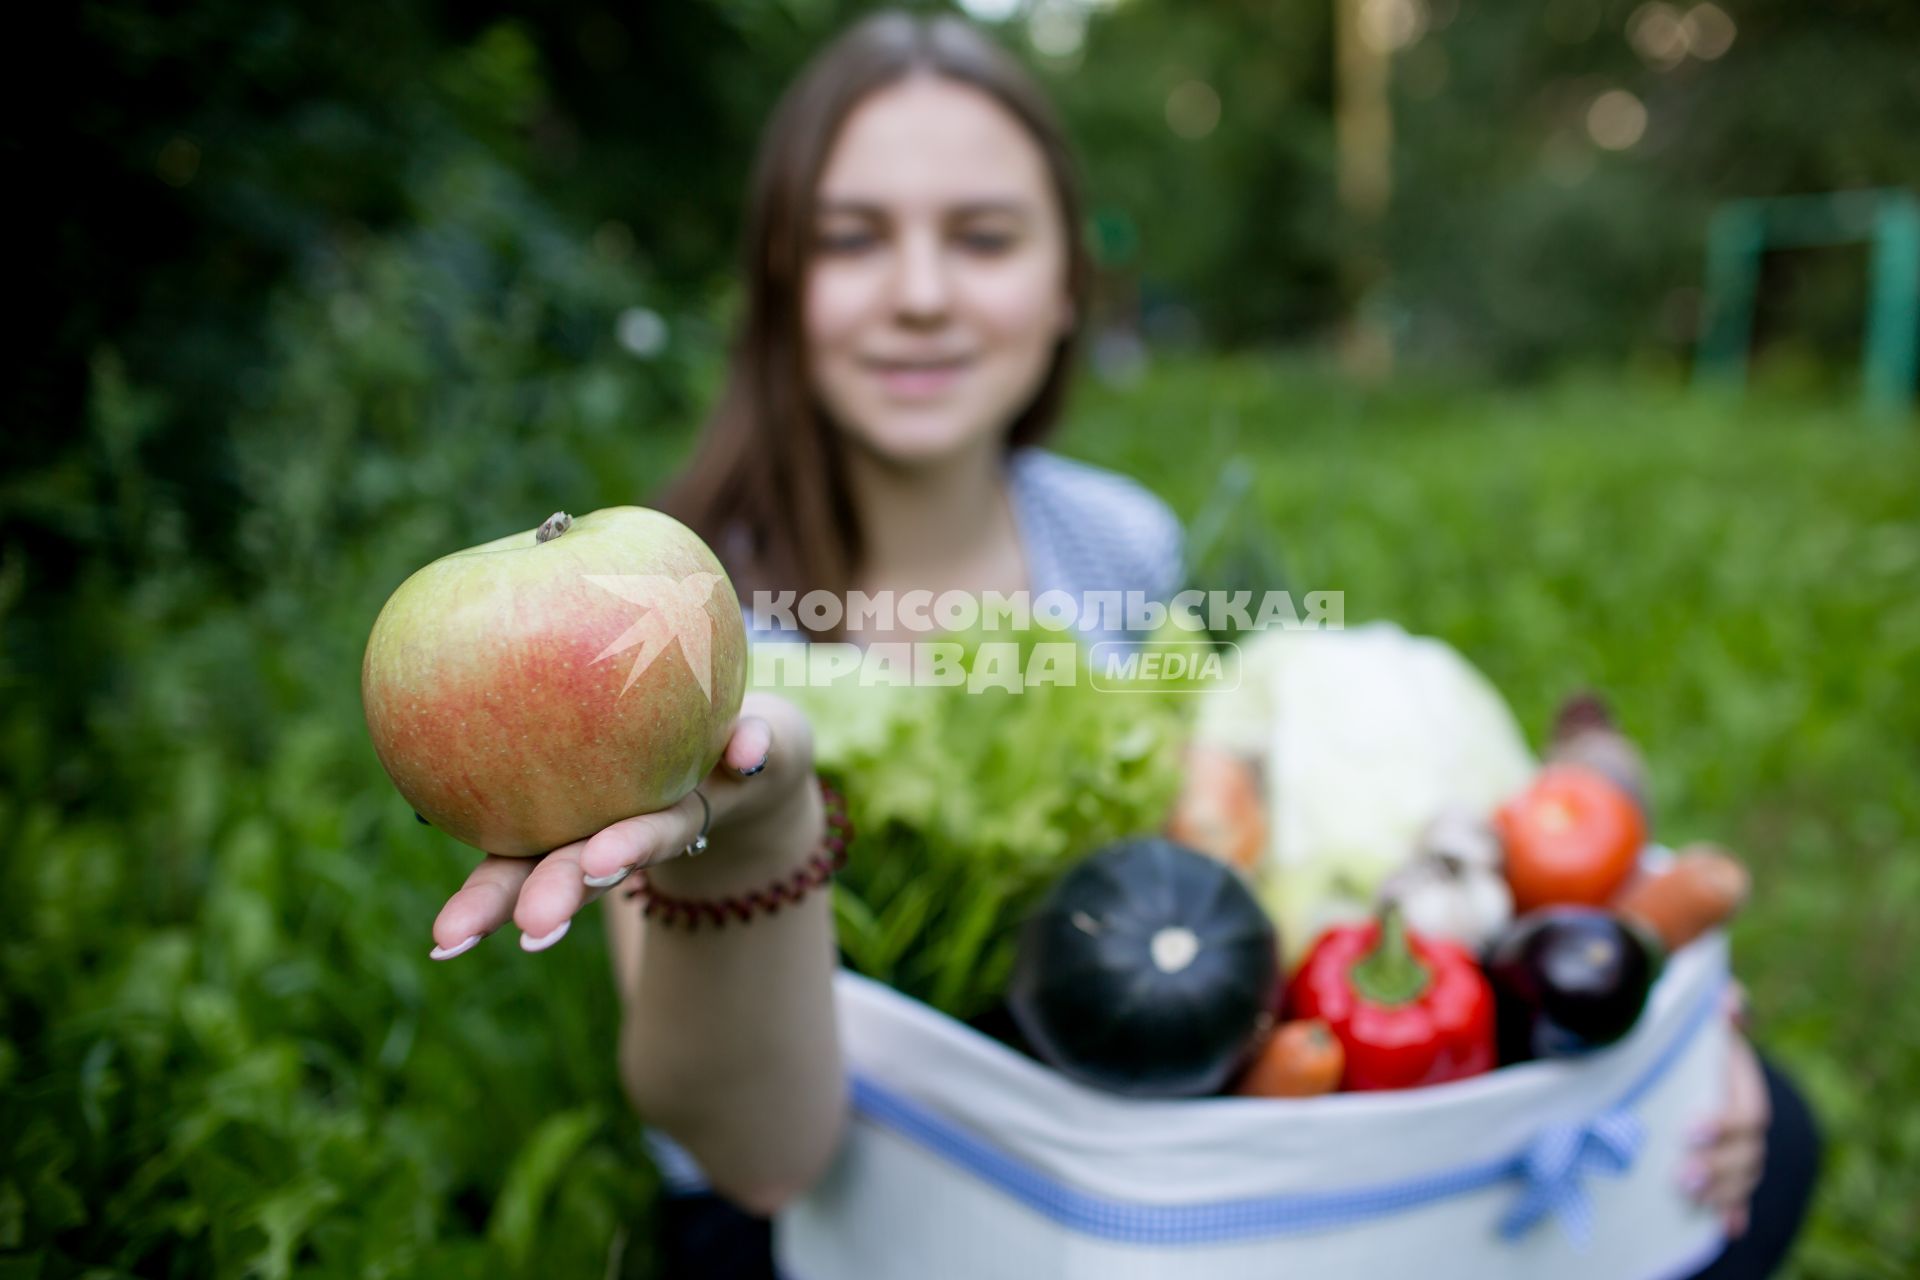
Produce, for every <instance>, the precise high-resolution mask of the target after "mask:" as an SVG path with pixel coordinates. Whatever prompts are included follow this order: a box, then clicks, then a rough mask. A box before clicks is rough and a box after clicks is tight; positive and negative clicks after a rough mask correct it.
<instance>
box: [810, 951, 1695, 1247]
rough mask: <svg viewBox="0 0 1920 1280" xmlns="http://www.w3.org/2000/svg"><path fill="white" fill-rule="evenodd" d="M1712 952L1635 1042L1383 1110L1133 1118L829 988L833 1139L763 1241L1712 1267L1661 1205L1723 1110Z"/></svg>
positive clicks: (926, 1016)
mask: <svg viewBox="0 0 1920 1280" xmlns="http://www.w3.org/2000/svg"><path fill="white" fill-rule="evenodd" d="M1726 959H1727V957H1726V945H1725V940H1724V938H1723V937H1722V936H1721V935H1720V934H1717V933H1716V934H1712V935H1709V936H1708V937H1706V938H1703V939H1701V940H1700V941H1698V942H1696V943H1695V944H1693V945H1692V946H1689V947H1687V948H1685V949H1684V950H1682V951H1681V952H1679V953H1678V954H1677V955H1675V956H1673V957H1672V958H1671V960H1670V961H1669V964H1668V966H1667V968H1666V970H1665V972H1664V973H1663V975H1662V976H1661V978H1660V981H1659V982H1658V983H1657V984H1656V986H1655V988H1654V991H1653V993H1652V995H1651V997H1650V999H1649V1003H1648V1008H1647V1011H1646V1012H1645V1013H1644V1014H1643V1015H1642V1017H1641V1020H1640V1022H1639V1024H1638V1025H1637V1026H1636V1028H1635V1029H1634V1030H1633V1032H1632V1033H1630V1034H1629V1036H1628V1037H1627V1038H1626V1039H1625V1040H1623V1041H1622V1042H1620V1043H1619V1044H1616V1045H1614V1046H1611V1047H1610V1048H1608V1049H1605V1050H1602V1051H1599V1052H1597V1053H1593V1054H1590V1055H1588V1056H1586V1057H1583V1058H1579V1059H1573V1060H1564V1061H1554V1062H1535V1063H1527V1064H1524V1065H1520V1066H1515V1067H1508V1068H1503V1069H1501V1070H1498V1071H1495V1072H1492V1073H1489V1074H1487V1075H1484V1076H1480V1077H1477V1078H1475V1079H1471V1080H1464V1081H1458V1082H1455V1083H1452V1084H1446V1085H1439V1086H1435V1087H1431V1088H1426V1089H1418V1090H1409V1091H1404V1092H1394V1093H1363V1094H1337V1095H1331V1096H1327V1097H1321V1098H1307V1099H1241V1098H1208V1099H1194V1100H1183V1101H1142V1100H1136V1099H1127V1098H1121V1097H1118V1096H1114V1095H1110V1094H1105V1093H1101V1092H1097V1091H1094V1090H1091V1089H1087V1088H1084V1087H1082V1086H1080V1085H1077V1084H1075V1083H1073V1082H1072V1081H1070V1080H1068V1079H1066V1078H1065V1077H1063V1076H1061V1075H1059V1074H1057V1073H1056V1072H1054V1071H1052V1070H1050V1069H1048V1068H1047V1067H1045V1066H1043V1065H1041V1064H1039V1063H1036V1062H1034V1061H1032V1060H1031V1059H1028V1058H1026V1057H1024V1056H1022V1055H1020V1054H1019V1053H1016V1052H1015V1051H1013V1050H1012V1049H1009V1048H1007V1047H1006V1046H1004V1045H1002V1044H1000V1043H999V1042H998V1041H995V1040H993V1039H991V1038H989V1037H987V1036H984V1035H982V1034H980V1033H979V1032H976V1031H974V1030H973V1029H972V1028H970V1027H968V1026H966V1025H965V1024H963V1023H960V1022H958V1021H955V1020H953V1019H951V1018H948V1017H946V1016H945V1015H943V1014H941V1013H938V1012H936V1011H935V1010H933V1009H931V1008H929V1007H927V1006H925V1005H923V1004H920V1003H918V1002H917V1001H914V1000H910V999H908V998H906V997H904V996H902V995H900V994H899V993H897V992H894V991H892V990H891V989H889V988H887V987H885V986H883V985H881V984H878V983H875V982H872V981H870V980H867V979H864V978H861V977H858V976H856V975H853V974H851V973H845V972H843V973H841V974H840V975H838V977H837V979H836V982H837V999H838V1009H839V1015H840V1019H841V1037H842V1043H843V1045H844V1046H845V1052H846V1055H847V1064H848V1068H849V1072H850V1076H851V1080H852V1091H853V1094H852V1101H853V1118H852V1121H851V1124H850V1126H849V1132H848V1135H847V1139H846V1142H845V1143H844V1145H843V1147H842V1149H841V1151H840V1153H839V1155H838V1157H837V1159H836V1162H835V1164H834V1165H833V1167H832V1169H831V1171H830V1172H829V1174H828V1175H827V1176H826V1178H825V1179H824V1180H823V1181H822V1182H821V1183H820V1184H819V1185H818V1186H817V1187H816V1188H815V1189H814V1190H813V1191H812V1192H811V1193H809V1194H808V1195H807V1196H805V1197H804V1198H803V1199H801V1200H800V1201H798V1202H796V1203H795V1204H794V1205H793V1206H791V1207H790V1208H789V1209H787V1210H786V1211H785V1212H783V1213H782V1214H780V1215H779V1217H778V1219H777V1220H776V1226H775V1253H776V1258H777V1261H778V1265H779V1268H780V1272H781V1275H782V1276H783V1277H785V1280H993V1278H998V1277H1008V1278H1013V1277H1020V1278H1025V1277H1048V1278H1050V1280H1256V1278H1257V1280H1276V1278H1278V1277H1287V1276H1336V1277H1349V1276H1409V1277H1413V1276H1417V1277H1422V1278H1427V1280H1445V1278H1447V1277H1461V1278H1462V1280H1468V1278H1471V1280H1502V1278H1509V1277H1510V1278H1512V1280H1534V1278H1535V1277H1542V1276H1553V1277H1555V1278H1556V1280H1584V1278H1588V1277H1591V1278H1592V1280H1667V1278H1669V1277H1674V1278H1677V1277H1682V1276H1685V1275H1688V1274H1690V1273H1691V1272H1692V1271H1693V1270H1695V1269H1697V1268H1698V1267H1699V1266H1701V1265H1703V1264H1704V1263H1705V1262H1706V1261H1707V1260H1709V1259H1710V1258H1711V1257H1712V1256H1714V1255H1715V1254H1716V1253H1717V1252H1718V1251H1719V1250H1720V1249H1721V1247H1722V1246H1723V1243H1724V1241H1723V1238H1722V1236H1721V1233H1720V1228H1719V1224H1718V1220H1717V1218H1716V1217H1715V1216H1714V1215H1712V1214H1711V1213H1709V1212H1708V1211H1706V1210H1704V1209H1701V1208H1699V1207H1697V1206H1695V1205H1693V1204H1692V1203H1691V1202H1690V1201H1688V1200H1687V1199H1686V1198H1685V1197H1683V1196H1682V1195H1681V1193H1680V1192H1679V1190H1678V1189H1677V1186H1676V1176H1677V1173H1678V1170H1679V1167H1680V1163H1681V1160H1682V1158H1683V1156H1684V1155H1685V1151H1684V1150H1683V1144H1684V1135H1685V1133H1686V1131H1687V1129H1688V1128H1689V1127H1690V1125H1691V1124H1692V1123H1694V1122H1695V1121H1697V1120H1699V1119H1701V1118H1702V1117H1704V1116H1706V1115H1709V1114H1712V1113H1713V1112H1715V1111H1716V1110H1717V1109H1718V1107H1719V1105H1720V1102H1721V1089H1722V1082H1723V1072H1724V1066H1725V1055H1726V1036H1727V1031H1726V1020H1725V1018H1724V1017H1723V1016H1722V1014H1721V1001H1722V997H1723V994H1724V988H1725V984H1726V974H1727V969H1726Z"/></svg>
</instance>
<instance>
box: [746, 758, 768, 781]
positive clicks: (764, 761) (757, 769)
mask: <svg viewBox="0 0 1920 1280" xmlns="http://www.w3.org/2000/svg"><path fill="white" fill-rule="evenodd" d="M769 754H771V753H769ZM766 767H767V757H766V756H761V757H760V763H759V764H756V765H754V766H753V767H752V768H751V769H742V770H741V771H740V776H741V777H743V778H751V777H752V776H753V775H754V774H756V773H759V772H760V771H761V770H762V769H764V768H766Z"/></svg>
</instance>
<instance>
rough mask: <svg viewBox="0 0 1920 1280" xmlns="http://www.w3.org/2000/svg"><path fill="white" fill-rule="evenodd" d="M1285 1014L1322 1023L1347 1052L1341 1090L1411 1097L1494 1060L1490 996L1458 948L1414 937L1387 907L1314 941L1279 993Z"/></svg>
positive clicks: (1468, 955)
mask: <svg viewBox="0 0 1920 1280" xmlns="http://www.w3.org/2000/svg"><path fill="white" fill-rule="evenodd" d="M1287 1011H1288V1012H1287V1016H1288V1017H1292V1018H1321V1019H1324V1020H1325V1021H1326V1023H1327V1025H1328V1026H1330V1027H1332V1028H1333V1033H1334V1034H1335V1035H1336V1036H1338V1037H1340V1043H1341V1045H1342V1046H1343V1047H1344V1048H1345V1049H1346V1058H1347V1062H1346V1070H1345V1071H1344V1072H1343V1073H1342V1075H1341V1079H1340V1087H1341V1088H1342V1089H1348V1090H1365V1089H1413V1088H1418V1087H1420V1086H1421V1085H1429V1084H1441V1083H1443V1082H1445V1081H1448V1080H1462V1079H1465V1078H1466V1077H1467V1076H1475V1075H1479V1074H1480V1073H1481V1072H1483V1071H1488V1070H1491V1069H1492V1068H1493V1066H1494V1064H1495V1062H1496V1061H1497V1060H1498V1054H1497V1051H1496V1048H1495V1040H1494V1034H1493V989H1492V988H1491V987H1490V986H1488V985H1487V979H1486V977H1485V975H1483V974H1482V973H1481V972H1480V966H1479V965H1478V964H1477V963H1475V961H1474V958H1473V955H1472V954H1471V953H1470V952H1469V951H1467V949H1466V948H1465V947H1462V946H1459V945H1458V944H1456V943H1453V942H1449V941H1447V940H1445V939H1442V938H1423V937H1421V936H1420V935H1418V934H1416V933H1413V932H1411V931H1410V930H1408V929H1407V927H1406V925H1405V924H1404V923H1402V922H1401V919H1400V910H1399V908H1398V907H1397V906H1395V905H1391V904H1390V905H1389V906H1387V907H1386V908H1385V909H1384V910H1383V911H1382V913H1381V915H1380V917H1379V919H1377V920H1369V921H1366V922H1364V923H1362V924H1354V925H1342V926H1338V927H1336V928H1332V929H1328V930H1327V931H1326V932H1325V933H1323V934H1321V935H1320V937H1319V939H1318V940H1317V941H1316V942H1315V943H1314V944H1313V948H1312V949H1311V950H1310V951H1308V952H1307V956H1306V959H1305V960H1303V961H1301V963H1300V968H1299V969H1298V970H1297V971H1296V972H1295V973H1294V975H1293V980H1292V982H1290V983H1289V984H1288V986H1287Z"/></svg>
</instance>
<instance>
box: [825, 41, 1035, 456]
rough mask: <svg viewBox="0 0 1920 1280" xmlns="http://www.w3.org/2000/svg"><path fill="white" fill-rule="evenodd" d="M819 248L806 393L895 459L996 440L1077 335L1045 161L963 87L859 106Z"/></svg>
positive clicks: (946, 84) (849, 430)
mask: <svg viewBox="0 0 1920 1280" xmlns="http://www.w3.org/2000/svg"><path fill="white" fill-rule="evenodd" d="M812 244H813V249H812V256H811V260H810V263H809V267H808V275H807V284H806V302H805V324H806V339H807V343H806V347H807V373H808V379H809V381H810V382H811V384H812V387H813V391H814V393H815V395H816V396H817V397H818V398H819V401H820V403H821V405H822V407H823V408H824V409H825V410H826V412H827V414H828V415H829V416H830V417H831V418H832V419H833V421H834V422H835V423H836V424H837V425H838V426H839V428H840V429H841V430H842V431H843V432H845V433H846V434H847V435H848V436H850V437H851V438H852V439H854V440H855V441H857V442H858V443H860V444H863V445H865V446H866V447H867V448H868V449H870V450H872V451H873V452H875V453H877V454H879V455H880V456H882V457H884V458H887V459H889V460H892V461H895V462H899V463H926V462H932V461H937V460H939V459H942V458H947V457H951V456H953V455H955V454H958V453H961V452H964V451H965V450H967V449H969V448H971V447H975V446H978V445H980V444H982V443H984V442H986V441H990V440H998V439H999V438H1000V437H1001V436H1002V435H1003V434H1004V433H1005V431H1006V429H1007V427H1008V426H1009V425H1010V424H1011V422H1012V420H1013V418H1014V417H1015V416H1016V415H1017V414H1018V413H1019V412H1020V410H1022V409H1023V408H1025V407H1026V405H1027V404H1028V403H1029V402H1030V401H1031V400H1032V398H1033V396H1034V394H1035V393H1036V392H1037V391H1038V390H1039V388H1040V384H1041V382H1042V381H1043V380H1044V379H1045V377H1046V372H1047V366H1048V363H1049V361H1050V360H1051V358H1052V356H1053V350H1054V346H1055V344H1056V343H1057V342H1058V341H1059V339H1060V338H1061V337H1062V336H1063V335H1064V334H1065V333H1066V332H1067V331H1068V330H1069V328H1070V327H1071V326H1072V324H1073V310H1072V303H1071V301H1070V299H1069V296H1068V293H1067V284H1066V279H1067V266H1066V264H1067V245H1066V240H1065V235H1064V229H1063V228H1062V226H1061V216H1060V212H1059V208H1058V204H1057V202H1056V201H1055V199H1054V196H1053V187H1052V184H1051V182H1050V181H1049V179H1048V176H1047V168H1046V162H1045V160H1044V159H1043V158H1042V155H1041V152H1040V148H1039V147H1038V145H1036V144H1035V142H1034V141H1033V139H1032V137H1031V136H1030V135H1029V134H1028V133H1027V131H1026V130H1025V129H1024V128H1023V127H1022V126H1021V124H1020V123H1019V121H1018V119H1017V118H1016V117H1014V116H1013V115H1012V114H1011V113H1010V112H1008V111H1007V110H1006V108H1004V107H1002V106H1001V105H1000V104H999V103H998V102H996V101H995V100H994V99H993V98H991V97H989V96H988V95H987V94H985V93H983V92H982V91H980V90H978V89H974V88H971V87H970V86H967V85H963V84H960V83H958V82H956V81H952V80H946V79H941V78H937V77H933V76H913V77H909V78H908V79H906V80H903V81H901V82H899V83H898V84H895V85H892V86H890V87H888V88H886V89H882V90H880V91H878V92H876V93H874V94H873V95H872V96H870V97H868V98H867V99H866V100H865V101H864V102H862V103H861V104H860V105H859V106H857V107H856V108H854V110H853V112H852V114H850V115H849V116H848V117H847V120H846V123H845V125H844V126H843V127H842V129H841V132H840V136H839V138H838V139H837V140H836V141H835V143H834V146H833V150H832V152H831V154H829V156H828V157H827V163H826V168H825V170H824V171H823V173H822V175H821V180H820V188H819V192H818V199H817V201H816V207H815V214H814V225H813V234H812Z"/></svg>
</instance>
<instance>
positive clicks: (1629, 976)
mask: <svg viewBox="0 0 1920 1280" xmlns="http://www.w3.org/2000/svg"><path fill="white" fill-rule="evenodd" d="M1485 968H1486V973H1487V980H1488V981H1489V982H1490V983H1492V984H1493V993H1494V1000H1495V1012H1494V1021H1495V1025H1496V1028H1497V1030H1498V1034H1499V1039H1500V1061H1501V1062H1502V1063H1503V1064H1504V1063H1512V1062H1526V1061H1529V1060H1531V1059H1534V1058H1565V1057H1572V1056H1574V1055H1576V1054H1581V1053H1586V1052H1588V1051H1590V1050H1593V1049H1598V1048H1600V1047H1602V1046H1604V1045H1609V1044H1612V1043H1613V1042H1614V1041H1616V1040H1618V1039H1620V1038H1621V1037H1622V1036H1624V1035H1626V1034H1627V1032H1629V1031H1631V1030H1633V1024H1634V1023H1635V1022H1637V1021H1638V1020H1639V1018H1640V1011H1641V1010H1642V1009H1644V1008H1645V1007H1646V1003H1647V993H1648V991H1650V990H1651V989H1652V987H1653V981H1654V978H1655V977H1656V976H1658V971H1659V968H1660V962H1659V955H1658V953H1657V951H1656V950H1655V949H1654V948H1653V947H1651V946H1650V945H1648V943H1647V941H1646V940H1645V939H1644V938H1643V937H1642V936H1641V935H1640V934H1639V932H1638V931H1636V930H1635V929H1634V928H1633V927H1632V926H1630V925H1628V924H1627V923H1626V922H1625V921H1623V920H1621V919H1620V918H1619V917H1618V916H1615V915H1613V914H1611V913H1610V912H1606V911H1601V910H1598V909H1597V908H1594V907H1574V906H1564V907H1545V908H1542V909H1541V910H1539V911H1532V912H1529V913H1528V914H1526V915H1524V916H1521V917H1520V918H1519V919H1518V920H1515V921H1514V922H1513V923H1512V924H1511V925H1509V926H1508V927H1507V929H1506V931H1505V932H1504V933H1502V934H1501V935H1500V936H1499V937H1498V938H1497V939H1495V941H1494V943H1493V946H1492V947H1491V948H1489V949H1488V952H1487V959H1486V966H1485Z"/></svg>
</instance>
